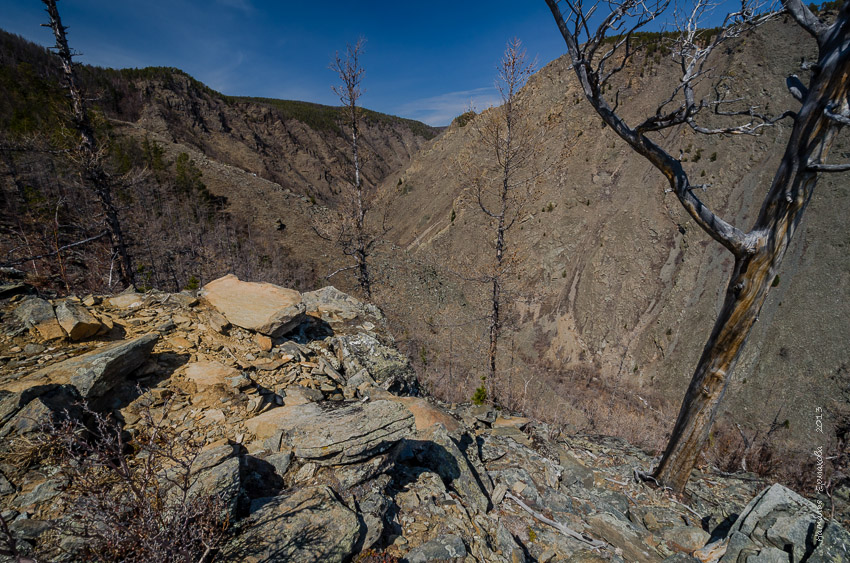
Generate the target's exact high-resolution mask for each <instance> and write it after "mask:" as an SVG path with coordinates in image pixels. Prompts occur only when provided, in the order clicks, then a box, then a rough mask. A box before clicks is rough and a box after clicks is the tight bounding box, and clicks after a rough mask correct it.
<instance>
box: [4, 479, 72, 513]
mask: <svg viewBox="0 0 850 563" xmlns="http://www.w3.org/2000/svg"><path fill="white" fill-rule="evenodd" d="M63 487H64V483H63V482H62V481H59V480H56V479H49V480H47V481H44V482H42V483H39V484H38V485H36V486H35V487H33V489H32V490H31V491H30V492H28V493H26V494H23V495H19V496H18V497H17V498H16V499H15V504H16V505H17V506H19V507H21V508H26V507H29V506H39V505H41V504H43V503H45V502H47V501H48V500H50V499H52V498H56V497H57V496H59V495H60V494H61V493H62V488H63Z"/></svg>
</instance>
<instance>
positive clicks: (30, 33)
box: [0, 0, 564, 125]
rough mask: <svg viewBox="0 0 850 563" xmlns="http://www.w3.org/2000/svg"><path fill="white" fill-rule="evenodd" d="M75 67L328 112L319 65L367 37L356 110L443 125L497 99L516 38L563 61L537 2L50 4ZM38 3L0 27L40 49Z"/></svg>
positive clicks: (14, 1)
mask: <svg viewBox="0 0 850 563" xmlns="http://www.w3.org/2000/svg"><path fill="white" fill-rule="evenodd" d="M58 6H59V10H60V14H61V15H62V19H63V23H65V25H67V26H68V27H69V32H68V33H69V35H68V39H69V42H70V44H71V46H72V47H73V48H74V49H76V50H77V51H79V52H81V53H82V56H81V57H80V59H79V60H80V61H81V62H84V63H88V64H94V65H99V66H105V67H115V68H121V67H145V66H173V67H178V68H180V69H183V70H185V71H186V72H188V73H189V74H191V75H192V76H194V77H195V78H197V79H198V80H200V81H202V82H204V83H206V84H207V85H209V86H210V87H212V88H214V89H216V90H218V91H220V92H223V93H225V94H232V95H246V96H263V97H273V98H284V99H297V100H306V101H311V102H318V103H323V104H334V105H336V104H338V100H337V99H336V98H335V96H334V94H333V92H332V91H331V86H332V85H333V84H334V83H335V82H336V77H335V75H334V73H333V72H332V71H330V70H328V64H329V63H330V60H331V58H332V57H333V55H334V53H335V52H336V51H337V50H339V51H342V50H344V49H345V46H346V43H349V42H350V43H353V42H355V41H356V40H357V38H358V36H360V35H362V36H364V37H365V38H366V39H367V43H366V51H365V54H364V56H363V59H362V60H363V65H364V67H365V68H366V76H365V79H364V88H365V90H366V92H365V94H364V96H363V98H362V104H363V105H364V106H365V107H368V108H370V109H374V110H377V111H381V112H385V113H391V114H395V115H401V116H403V117H410V118H413V119H419V120H421V121H425V122H427V123H430V124H432V125H446V124H448V123H449V122H450V121H451V119H452V118H453V117H455V116H456V115H458V114H460V113H462V112H463V111H464V110H465V109H466V108H468V107H469V106H470V104H473V105H474V106H475V107H476V108H478V109H479V110H480V109H484V108H486V107H487V106H488V105H489V104H491V103H494V102H496V101H497V99H498V96H497V93H496V91H495V90H494V88H493V79H494V77H495V73H496V66H497V64H498V61H499V58H500V57H501V54H502V52H503V50H504V47H505V43H506V42H507V41H508V40H509V39H510V38H512V37H514V36H517V37H519V38H520V39H522V41H523V43H524V44H525V46H526V48H527V50H528V53H529V56H530V57H531V58H534V57H535V56H536V57H537V58H538V62H539V63H540V66H542V65H544V64H546V63H548V62H549V61H551V60H553V59H555V58H557V57H558V56H560V55H561V54H562V53H563V52H564V48H563V41H562V40H561V38H560V35H559V34H558V30H557V28H556V26H555V24H554V21H553V20H552V16H551V14H550V13H549V11H548V8H547V6H546V3H545V2H544V1H543V0H512V1H511V0H490V1H487V2H484V1H478V0H475V1H458V0H453V1H447V0H430V1H428V2H410V1H401V2H398V1H396V2H379V1H369V0H348V1H337V0H325V1H315V0H314V1H310V0H307V1H298V2H294V1H278V2H273V1H267V0H204V1H201V0H167V1H166V0H144V1H135V0H133V1H131V0H61V1H60V2H59V3H58ZM45 18H46V15H45V13H44V11H43V5H42V3H41V2H40V1H39V0H0V28H3V29H5V30H7V31H11V32H13V33H17V34H19V35H22V36H24V37H26V38H27V39H30V40H32V41H35V42H37V43H40V44H42V45H51V44H52V37H51V35H50V32H49V30H48V29H46V28H42V27H39V24H41V23H43V22H44V21H45Z"/></svg>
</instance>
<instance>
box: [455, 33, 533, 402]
mask: <svg viewBox="0 0 850 563" xmlns="http://www.w3.org/2000/svg"><path fill="white" fill-rule="evenodd" d="M534 67H535V65H534V63H533V62H529V61H528V60H527V56H526V51H525V49H524V48H523V46H522V42H521V41H520V40H519V39H518V38H514V39H512V40H511V41H510V42H509V43H508V44H507V46H506V48H505V53H504V55H503V57H502V60H501V62H500V64H499V71H498V77H497V79H496V88H497V89H498V90H499V94H500V97H501V102H502V103H501V105H500V106H499V107H495V108H490V109H489V110H488V111H486V112H484V113H482V115H480V116H479V117H478V119H476V120H475V121H474V122H473V123H474V127H475V135H476V137H477V140H478V144H479V145H480V146H481V147H483V148H484V149H485V151H486V156H485V157H484V159H482V161H481V162H476V163H469V164H470V166H469V168H470V169H472V171H473V178H472V184H473V189H474V191H475V197H476V199H477V203H478V208H479V209H480V210H481V212H482V213H484V215H485V216H486V217H487V221H488V223H489V227H488V230H487V233H488V237H487V238H488V242H489V243H490V246H491V252H492V254H491V255H490V258H489V260H488V264H487V266H486V267H485V269H484V271H483V272H482V273H481V275H479V276H476V277H477V281H480V282H483V283H484V284H486V285H487V286H488V289H489V299H488V308H489V312H488V315H487V320H488V337H489V346H488V349H487V375H486V376H485V377H484V378H483V379H484V382H483V383H482V385H481V387H479V389H478V390H477V391H476V400H477V401H481V400H483V399H484V394H485V393H486V397H487V398H488V399H489V400H490V401H494V400H495V399H496V393H497V389H496V375H497V372H496V368H497V366H496V363H497V356H498V350H499V339H500V337H501V335H502V329H503V327H504V318H505V310H504V308H505V304H506V284H507V283H508V281H509V278H510V277H511V276H512V275H513V274H514V273H515V266H516V262H517V260H516V256H515V249H513V248H512V246H513V245H511V244H510V241H509V240H508V236H507V235H508V232H509V231H510V230H511V228H512V227H514V225H515V224H516V222H517V219H519V217H520V214H521V213H522V211H523V209H525V207H526V204H527V203H528V202H529V201H530V200H531V198H532V197H533V194H534V180H535V178H537V177H538V174H537V172H536V170H535V168H534V167H533V166H532V163H533V160H534V157H535V156H536V153H537V152H538V150H539V147H540V140H541V135H540V132H539V130H538V129H537V128H535V127H533V126H532V124H531V123H530V119H529V116H528V111H527V109H528V108H527V99H526V98H524V97H523V96H521V95H520V89H521V88H522V87H523V85H524V84H525V82H526V80H527V79H528V77H529V76H531V75H532V74H533V73H534Z"/></svg>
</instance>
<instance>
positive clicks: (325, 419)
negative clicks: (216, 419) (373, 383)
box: [246, 401, 415, 465]
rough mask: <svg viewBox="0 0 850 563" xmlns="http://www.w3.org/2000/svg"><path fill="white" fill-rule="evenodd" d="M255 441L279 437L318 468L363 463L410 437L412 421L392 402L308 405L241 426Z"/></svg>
mask: <svg viewBox="0 0 850 563" xmlns="http://www.w3.org/2000/svg"><path fill="white" fill-rule="evenodd" d="M246 425H247V427H248V430H249V431H250V432H252V433H254V434H255V435H256V436H257V438H259V439H265V438H269V437H271V436H274V435H275V434H276V433H277V432H283V433H284V434H285V435H286V437H285V438H284V440H285V441H287V442H288V443H289V445H291V446H292V448H293V450H294V451H295V455H296V456H298V457H300V458H302V459H309V460H311V461H314V462H316V463H318V464H320V465H340V464H346V463H354V462H357V461H361V460H364V459H368V458H370V457H372V456H375V455H377V454H379V453H381V452H384V451H386V450H388V449H389V448H390V447H392V446H393V445H394V444H396V443H397V442H398V441H399V440H401V439H402V438H404V437H406V436H409V435H410V434H412V433H413V429H414V427H415V419H414V417H413V414H412V413H411V412H410V411H409V410H408V409H407V408H405V406H404V405H402V404H400V403H396V402H393V401H373V402H368V403H355V404H351V405H348V406H344V407H341V408H340V407H335V406H326V405H319V404H316V403H308V404H305V405H295V406H291V407H282V408H279V409H274V410H271V411H268V412H266V413H264V414H262V415H260V416H258V417H255V418H252V419H250V420H248V421H247V423H246Z"/></svg>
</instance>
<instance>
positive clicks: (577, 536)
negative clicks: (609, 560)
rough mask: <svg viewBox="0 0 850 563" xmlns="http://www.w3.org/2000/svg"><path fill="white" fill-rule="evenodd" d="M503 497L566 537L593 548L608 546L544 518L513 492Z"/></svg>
mask: <svg viewBox="0 0 850 563" xmlns="http://www.w3.org/2000/svg"><path fill="white" fill-rule="evenodd" d="M505 497H506V498H509V499H511V500H512V501H514V502H515V503H517V504H518V505H519V507H520V508H522V509H523V510H525V511H526V512H528V513H529V514H531V515H532V516H533V517H534V518H536V519H537V520H539V521H540V522H543V523H544V524H548V525H550V526H552V527H553V528H555V529H556V530H558V531H559V532H561V533H562V534H564V535H565V536H567V537H568V538H572V539H574V540H578V541H580V542H582V543H585V544H587V545H589V546H590V547H592V548H594V549H602V548H605V547H608V544H607V543H605V542H604V541H601V540H595V539H593V538H591V537H589V536H587V535H586V534H581V533H579V532H576V531H575V530H573V529H572V528H570V527H568V526H566V525H564V524H561V523H560V522H556V521H555V520H552V519H551V518H546V517H545V516H543V515H542V514H540V513H539V512H537V511H536V510H534V509H533V508H531V507H530V506H528V505H527V504H525V503H524V502H522V501H521V500H520V499H519V498H517V497H516V496H514V494H513V493H511V492H510V491H509V492H507V493H505Z"/></svg>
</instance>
